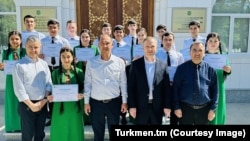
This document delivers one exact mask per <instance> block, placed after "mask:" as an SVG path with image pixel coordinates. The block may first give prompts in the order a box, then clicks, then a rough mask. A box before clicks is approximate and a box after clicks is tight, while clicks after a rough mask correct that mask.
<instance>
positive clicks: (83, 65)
mask: <svg viewBox="0 0 250 141" xmlns="http://www.w3.org/2000/svg"><path fill="white" fill-rule="evenodd" d="M76 48H81V47H80V46H76V47H74V50H73V52H74V54H75V49H76ZM91 48H92V49H93V50H94V53H95V56H97V55H99V50H98V48H97V47H96V46H94V45H92V46H91ZM76 67H78V68H81V69H82V71H83V72H85V68H86V62H83V61H79V62H77V64H76ZM83 114H84V116H83V118H84V124H85V125H88V124H91V120H90V117H89V116H88V115H86V114H85V112H84V113H83Z"/></svg>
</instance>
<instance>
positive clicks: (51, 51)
mask: <svg viewBox="0 0 250 141" xmlns="http://www.w3.org/2000/svg"><path fill="white" fill-rule="evenodd" d="M61 48H62V45H60V44H52V43H48V44H46V45H44V46H43V47H42V52H43V54H44V55H45V56H46V57H59V54H60V50H61Z"/></svg>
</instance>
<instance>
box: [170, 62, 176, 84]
mask: <svg viewBox="0 0 250 141" xmlns="http://www.w3.org/2000/svg"><path fill="white" fill-rule="evenodd" d="M176 69H177V66H168V75H169V79H170V81H173V80H174V74H175V72H176Z"/></svg>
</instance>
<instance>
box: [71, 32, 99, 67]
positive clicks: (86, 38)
mask: <svg viewBox="0 0 250 141" xmlns="http://www.w3.org/2000/svg"><path fill="white" fill-rule="evenodd" d="M90 36H91V35H90V31H89V30H88V29H83V30H82V31H81V33H80V45H79V46H76V47H74V50H73V53H74V54H76V49H77V48H92V49H93V50H94V54H95V55H99V51H98V47H97V46H94V45H92V42H91V39H90ZM75 63H76V67H78V68H81V69H82V70H83V72H85V67H86V61H77V58H75Z"/></svg>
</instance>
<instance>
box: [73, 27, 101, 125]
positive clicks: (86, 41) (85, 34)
mask: <svg viewBox="0 0 250 141" xmlns="http://www.w3.org/2000/svg"><path fill="white" fill-rule="evenodd" d="M76 48H92V49H93V50H94V54H95V55H99V50H98V47H97V46H94V45H92V42H91V39H90V31H89V30H88V29H83V30H82V31H81V33H80V45H79V46H76V47H74V51H73V52H74V54H76ZM74 62H75V64H76V67H78V68H80V69H82V71H83V73H85V68H86V63H87V61H77V58H76V57H75V61H74ZM84 124H85V125H90V124H91V121H90V117H89V116H87V115H86V114H85V113H84Z"/></svg>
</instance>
